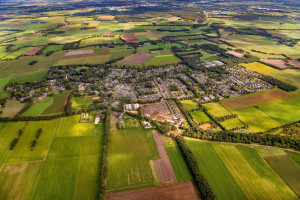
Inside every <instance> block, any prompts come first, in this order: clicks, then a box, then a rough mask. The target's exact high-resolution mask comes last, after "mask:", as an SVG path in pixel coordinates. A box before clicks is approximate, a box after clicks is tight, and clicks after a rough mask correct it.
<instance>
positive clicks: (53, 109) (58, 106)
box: [42, 93, 68, 115]
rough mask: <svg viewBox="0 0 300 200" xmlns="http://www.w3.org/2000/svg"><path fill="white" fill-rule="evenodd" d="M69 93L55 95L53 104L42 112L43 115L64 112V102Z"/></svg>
mask: <svg viewBox="0 0 300 200" xmlns="http://www.w3.org/2000/svg"><path fill="white" fill-rule="evenodd" d="M67 95H68V93H60V94H56V95H54V99H53V102H52V104H51V105H50V106H49V107H47V108H46V109H45V110H44V111H43V112H42V115H47V114H55V113H62V112H64V110H63V109H64V102H65V99H66V97H67Z"/></svg>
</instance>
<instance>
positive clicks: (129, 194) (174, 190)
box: [106, 181, 200, 200]
mask: <svg viewBox="0 0 300 200" xmlns="http://www.w3.org/2000/svg"><path fill="white" fill-rule="evenodd" d="M137 199H142V200H157V199H162V200H183V199H188V200H200V197H199V194H198V192H197V190H196V188H195V186H194V184H193V183H192V181H188V182H184V183H179V184H176V183H175V184H171V185H167V186H162V187H152V188H145V189H139V190H132V191H126V192H119V193H115V194H109V195H107V197H106V200H137Z"/></svg>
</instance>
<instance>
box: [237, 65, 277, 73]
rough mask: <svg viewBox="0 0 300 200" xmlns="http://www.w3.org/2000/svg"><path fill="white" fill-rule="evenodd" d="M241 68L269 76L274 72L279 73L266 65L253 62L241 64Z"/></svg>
mask: <svg viewBox="0 0 300 200" xmlns="http://www.w3.org/2000/svg"><path fill="white" fill-rule="evenodd" d="M242 66H243V67H246V68H247V69H249V70H251V71H255V72H258V73H260V74H270V73H274V72H279V70H278V69H275V68H272V67H269V66H268V65H265V64H262V63H259V62H254V63H248V64H242Z"/></svg>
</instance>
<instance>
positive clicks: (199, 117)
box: [191, 110, 210, 123]
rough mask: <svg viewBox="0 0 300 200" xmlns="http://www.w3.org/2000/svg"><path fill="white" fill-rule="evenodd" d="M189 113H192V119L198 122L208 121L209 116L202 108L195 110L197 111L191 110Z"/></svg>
mask: <svg viewBox="0 0 300 200" xmlns="http://www.w3.org/2000/svg"><path fill="white" fill-rule="evenodd" d="M191 115H192V117H193V119H194V121H196V122H198V123H204V122H209V121H210V118H209V117H208V116H207V115H206V113H205V112H204V111H202V110H197V111H194V112H191Z"/></svg>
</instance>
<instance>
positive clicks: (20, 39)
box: [17, 38, 32, 41]
mask: <svg viewBox="0 0 300 200" xmlns="http://www.w3.org/2000/svg"><path fill="white" fill-rule="evenodd" d="M17 40H19V41H30V40H32V38H17Z"/></svg>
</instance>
